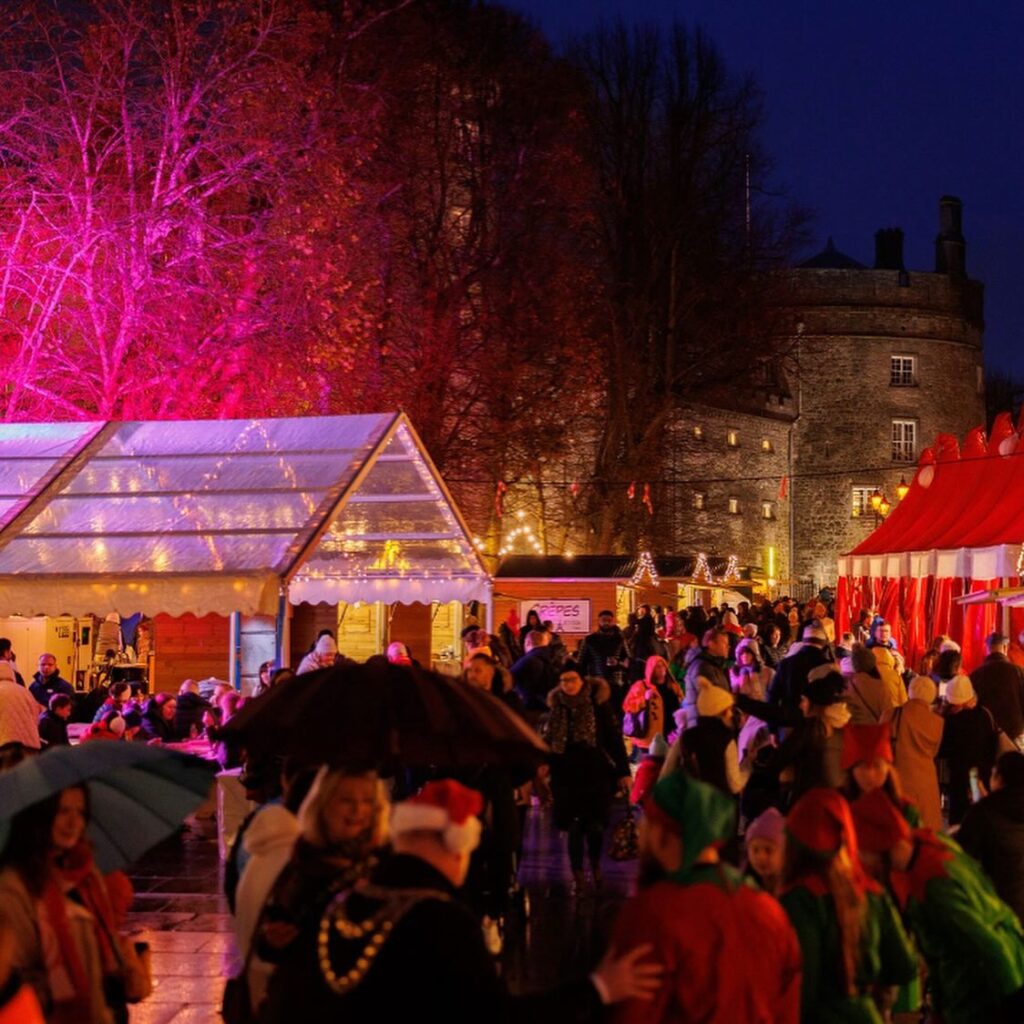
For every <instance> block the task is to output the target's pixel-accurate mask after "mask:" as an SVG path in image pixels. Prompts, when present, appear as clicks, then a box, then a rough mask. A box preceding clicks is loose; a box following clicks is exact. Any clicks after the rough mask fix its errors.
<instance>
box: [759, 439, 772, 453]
mask: <svg viewBox="0 0 1024 1024" xmlns="http://www.w3.org/2000/svg"><path fill="white" fill-rule="evenodd" d="M761 451H763V452H770V451H774V447H773V445H772V441H771V438H770V437H762V438H761Z"/></svg>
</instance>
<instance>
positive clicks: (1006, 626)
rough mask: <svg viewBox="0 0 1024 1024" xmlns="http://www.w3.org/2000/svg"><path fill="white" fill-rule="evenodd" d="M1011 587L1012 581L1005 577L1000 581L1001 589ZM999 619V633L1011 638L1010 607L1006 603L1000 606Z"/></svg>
mask: <svg viewBox="0 0 1024 1024" xmlns="http://www.w3.org/2000/svg"><path fill="white" fill-rule="evenodd" d="M1009 585H1010V581H1009V580H1008V579H1007V578H1006V577H1005V576H1004V577H1003V578H1002V579H1001V580H1000V581H999V586H1000V587H1004V588H1005V587H1009ZM999 618H1000V622H999V632H1000V633H1002V634H1003V636H1009V635H1010V606H1009V605H1008V604H1005V603H1003V604H1000V606H999Z"/></svg>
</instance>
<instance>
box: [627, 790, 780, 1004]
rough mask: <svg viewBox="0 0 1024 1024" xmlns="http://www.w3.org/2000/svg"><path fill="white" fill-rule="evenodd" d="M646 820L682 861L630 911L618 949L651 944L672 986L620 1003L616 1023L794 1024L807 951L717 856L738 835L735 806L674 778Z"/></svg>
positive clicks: (652, 800)
mask: <svg viewBox="0 0 1024 1024" xmlns="http://www.w3.org/2000/svg"><path fill="white" fill-rule="evenodd" d="M644 814H645V817H647V818H648V819H649V820H650V821H651V822H652V823H657V824H658V825H660V826H661V827H663V828H665V829H667V830H670V831H672V832H675V833H676V834H678V835H679V836H680V837H681V839H682V851H683V857H682V863H681V864H680V866H679V868H678V870H676V871H674V872H673V873H672V874H670V875H668V876H667V877H665V878H662V879H661V880H659V881H657V882H655V883H654V884H652V885H649V886H647V887H645V888H642V889H641V890H640V892H639V893H638V894H637V895H636V896H634V897H633V898H632V899H631V900H629V901H628V902H627V903H626V904H625V906H623V908H622V911H621V913H620V914H619V917H618V920H617V921H616V924H615V929H614V932H613V935H612V940H611V948H613V949H631V948H633V947H634V946H636V945H638V944H642V943H648V942H650V943H653V945H654V953H653V956H654V957H656V958H657V960H658V961H659V962H660V963H661V964H663V965H664V968H665V976H664V977H665V981H664V984H663V985H662V987H661V989H660V990H659V991H658V993H657V995H656V996H655V998H654V1000H653V1001H652V1002H642V1001H640V1000H636V999H630V1000H627V1001H625V1002H623V1003H619V1004H617V1005H616V1006H615V1007H613V1013H612V1018H611V1019H612V1020H613V1021H615V1022H617V1024H623V1022H628V1024H639V1022H647V1021H650V1022H652V1024H653V1022H655V1021H657V1022H662V1021H678V1022H687V1021H701V1022H702V1024H736V1022H738V1021H743V1022H744V1024H796V1022H797V1021H798V1020H799V1014H800V1011H799V1001H800V950H799V948H798V946H797V942H796V936H795V935H794V934H793V929H792V928H791V927H790V925H789V923H788V922H787V921H786V916H785V914H783V913H782V910H781V908H780V907H779V905H778V903H777V902H776V901H775V900H773V899H772V898H771V897H770V896H768V895H767V894H766V893H763V892H761V891H759V890H758V889H756V888H754V887H753V886H751V885H749V884H747V883H745V882H744V879H743V878H742V877H741V876H740V875H739V873H738V872H737V871H736V870H735V869H733V868H732V867H729V866H728V865H726V864H722V863H719V862H717V861H716V858H715V857H714V856H712V855H711V851H716V850H717V848H718V847H719V846H721V845H722V844H723V843H725V842H726V840H728V839H729V838H731V836H732V833H733V829H734V825H735V820H736V807H735V804H734V802H733V801H732V800H730V799H729V797H727V796H725V794H723V793H721V792H720V791H719V790H717V789H715V788H714V787H712V786H709V785H707V784H705V783H703V782H698V781H697V780H695V779H691V778H689V777H688V776H686V775H685V774H683V773H681V772H676V773H673V774H672V775H670V776H668V777H667V778H664V779H662V780H661V781H660V782H659V783H658V784H657V785H656V786H655V787H654V791H653V793H652V794H651V796H650V797H649V798H648V800H647V802H646V803H645V805H644ZM698 859H700V860H702V861H707V860H709V859H710V860H711V861H713V862H711V863H697V861H698ZM752 954H753V955H752Z"/></svg>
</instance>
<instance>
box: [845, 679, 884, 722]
mask: <svg viewBox="0 0 1024 1024" xmlns="http://www.w3.org/2000/svg"><path fill="white" fill-rule="evenodd" d="M846 704H847V707H849V709H850V722H851V723H852V724H853V725H878V724H879V722H887V721H888V720H889V719H890V718H891V717H892V712H893V707H894V705H893V702H892V694H891V692H890V690H889V687H888V686H887V685H886V684H885V683H884V682H883V681H882V677H881V676H880V675H870V674H869V673H867V672H855V673H854V674H853V675H852V676H849V677H848V678H847V680H846Z"/></svg>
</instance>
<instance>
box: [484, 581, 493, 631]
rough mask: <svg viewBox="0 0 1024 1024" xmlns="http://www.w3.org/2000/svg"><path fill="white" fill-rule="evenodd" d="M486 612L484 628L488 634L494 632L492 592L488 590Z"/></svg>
mask: <svg viewBox="0 0 1024 1024" xmlns="http://www.w3.org/2000/svg"><path fill="white" fill-rule="evenodd" d="M486 607H487V612H486V619H485V623H486V627H487V632H488V633H493V632H494V591H493V590H488V592H487V606H486Z"/></svg>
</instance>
